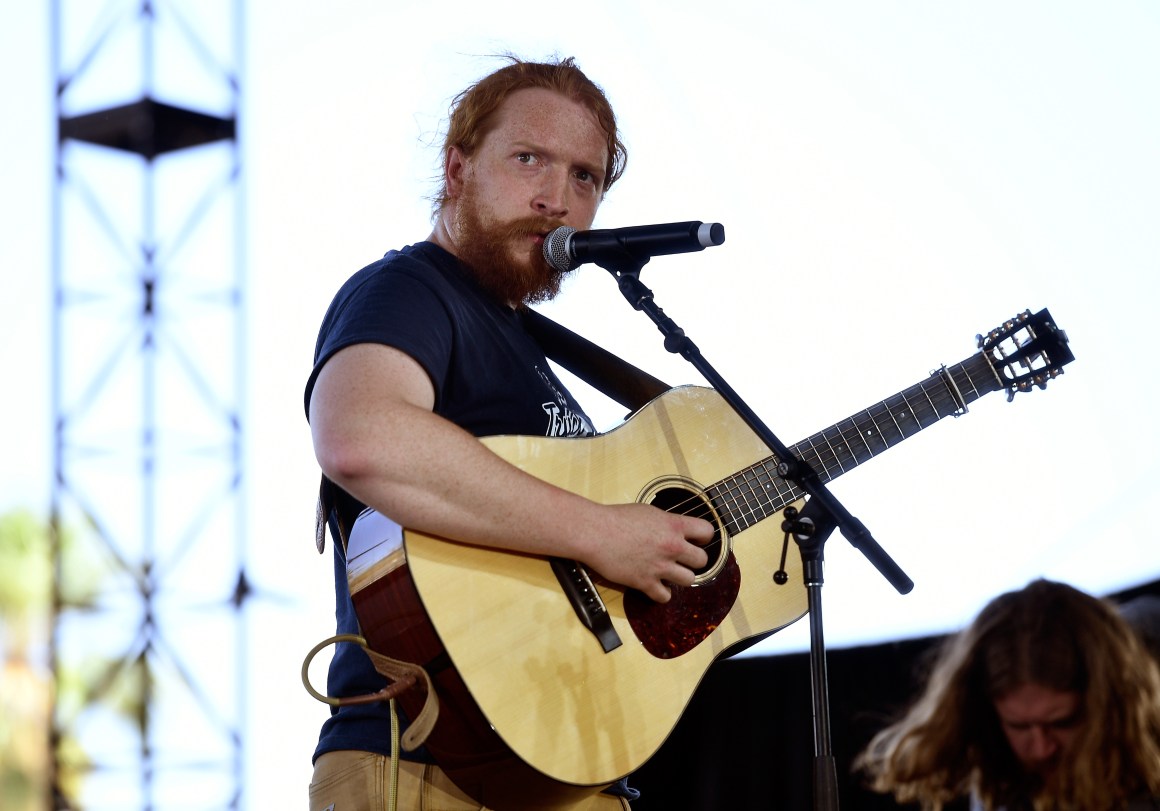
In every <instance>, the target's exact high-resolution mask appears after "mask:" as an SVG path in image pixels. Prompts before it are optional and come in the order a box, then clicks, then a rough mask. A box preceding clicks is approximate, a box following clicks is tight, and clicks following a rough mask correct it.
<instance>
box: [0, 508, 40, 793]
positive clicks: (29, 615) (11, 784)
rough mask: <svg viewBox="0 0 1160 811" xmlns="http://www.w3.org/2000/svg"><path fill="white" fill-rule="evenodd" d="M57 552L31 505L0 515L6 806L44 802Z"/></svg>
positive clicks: (0, 777)
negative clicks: (55, 560)
mask: <svg viewBox="0 0 1160 811" xmlns="http://www.w3.org/2000/svg"><path fill="white" fill-rule="evenodd" d="M51 623H52V553H51V546H50V544H49V535H48V526H47V525H46V524H45V523H44V522H43V521H38V520H37V519H36V518H35V517H34V516H33V514H32V513H31V512H27V511H20V512H14V513H9V514H7V515H2V516H0V655H2V656H3V661H2V662H0V807H3V808H5V809H10V811H34V809H40V808H43V807H44V806H43V799H44V797H45V794H46V791H47V788H46V786H47V781H48V774H49V753H50V748H49V729H50V728H51V721H50V719H51V715H50V713H51V712H52V693H51V689H52V687H51V686H52V672H51V667H50V665H49V659H48V642H49V634H50V632H51Z"/></svg>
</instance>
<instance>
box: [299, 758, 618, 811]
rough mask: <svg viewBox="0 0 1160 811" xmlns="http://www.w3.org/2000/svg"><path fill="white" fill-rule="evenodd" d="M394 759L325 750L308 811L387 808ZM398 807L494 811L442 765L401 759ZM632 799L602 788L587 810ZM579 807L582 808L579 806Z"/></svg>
mask: <svg viewBox="0 0 1160 811" xmlns="http://www.w3.org/2000/svg"><path fill="white" fill-rule="evenodd" d="M390 784H391V759H390V758H388V757H384V756H383V755H376V754H374V753H371V752H327V753H326V754H324V755H322V756H321V757H319V758H318V760H317V761H316V762H315V764H314V779H312V780H311V781H310V811H386V809H387V794H388V792H389V791H390ZM398 808H399V811H490V809H487V808H484V807H483V806H481V805H480V804H479V803H477V802H476V801H475V800H472V799H471V798H470V797H468V796H467V795H466V794H464V793H463V792H462V791H460V790H459V789H458V788H457V787H456V786H455V784H454V783H452V782H451V780H450V779H449V778H448V777H447V775H446V774H444V773H443V770H442V769H440V768H439V767H438V766H433V765H430V764H425V763H412V762H410V761H407V760H403V761H400V762H399V785H398ZM627 808H628V801H627V800H624V799H622V798H620V797H609V796H608V795H605V794H601V795H597V796H596V797H593V798H592V800H591V801H590V802H588V803H585V804H584V805H583V811H624V809H627ZM578 811H579V810H578Z"/></svg>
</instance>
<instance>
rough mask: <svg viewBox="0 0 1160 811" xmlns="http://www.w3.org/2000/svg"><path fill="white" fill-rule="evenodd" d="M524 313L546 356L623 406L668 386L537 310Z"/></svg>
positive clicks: (653, 395) (631, 405) (645, 399)
mask: <svg viewBox="0 0 1160 811" xmlns="http://www.w3.org/2000/svg"><path fill="white" fill-rule="evenodd" d="M523 312H524V325H525V327H527V330H528V333H529V334H530V335H531V336H532V337H533V338H534V339H535V340H536V342H537V343H538V344H539V345H540V347H541V348H542V349H543V350H544V354H545V355H547V356H548V357H549V358H551V359H552V360H554V361H556V363H558V364H560V365H561V366H563V367H564V368H565V369H567V370H568V371H569V372H571V373H572V374H574V375H576V376H577V377H579V378H580V379H581V380H583V381H584V382H586V383H588V384H590V385H591V386H593V387H595V388H597V389H599V390H600V391H602V392H604V393H605V394H607V395H608V396H609V397H611V398H612V399H613V400H615V401H616V402H618V403H620V404H621V405H622V406H624V407H625V408H629V409H631V410H633V411H635V410H636V409H638V408H641V407H642V406H644V405H646V404H647V403H649V402H650V401H652V400H653V399H655V398H657V397H659V396H660V395H662V394H664V393H665V392H666V391H668V390H669V389H670V388H671V386H669V385H667V384H666V383H664V382H663V381H661V380H658V379H657V378H655V377H653V376H652V375H650V374H649V373H648V372H645V371H644V370H642V369H638V368H637V367H635V366H633V365H632V364H631V363H629V362H628V361H626V360H623V359H621V358H618V357H617V356H616V355H614V354H612V353H611V352H609V351H608V350H606V349H604V348H603V347H600V346H598V345H596V344H594V343H592V342H591V341H589V340H588V339H587V338H585V337H583V336H581V335H577V334H576V333H575V332H573V331H572V330H570V329H568V328H567V327H565V326H563V325H562V324H557V323H556V322H555V321H553V320H552V319H550V318H548V317H547V316H545V315H543V314H541V313H539V312H537V311H536V310H532V309H526V310H524V311H523Z"/></svg>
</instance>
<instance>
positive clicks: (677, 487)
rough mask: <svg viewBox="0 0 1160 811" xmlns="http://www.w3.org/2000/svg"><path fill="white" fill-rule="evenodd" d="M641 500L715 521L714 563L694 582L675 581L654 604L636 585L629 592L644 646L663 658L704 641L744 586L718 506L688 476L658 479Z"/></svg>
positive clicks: (628, 605) (630, 611) (631, 616)
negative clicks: (664, 599)
mask: <svg viewBox="0 0 1160 811" xmlns="http://www.w3.org/2000/svg"><path fill="white" fill-rule="evenodd" d="M642 500H644V501H647V502H648V503H649V504H652V505H653V506H655V507H659V508H660V509H662V510H665V511H666V512H671V513H679V514H681V515H694V516H696V517H698V518H704V519H705V520H706V521H709V522H710V523H711V524H713V526H714V532H713V540H712V541H711V542H710V543H709V544H708V545H707V546H706V547H705V549H706V551H707V552H708V553H709V563H708V565H707V566H705V567H704V568H703V569H701V570H699V571H698V572H697V579H696V581H695V583H694V585H692V586H672V598H671V599H670V600H669V602H667V603H664V604H663V605H662V604H661V603H655V602H653V601H652V600H650V599H649V598H648V597H646V596H645V595H644V594H642V593H641V592H639V591H636V590H635V589H629V590H628V591H626V592H625V593H624V611H625V616H626V617H627V618H628V622H629V625H631V626H632V630H633V633H634V634H636V637H637V639H639V640H640V642H641V644H642V646H643V647H644V649H645V650H646V651H648V652H649V653H650V654H652V655H653V656H656V657H657V658H659V659H673V658H676V657H677V656H681V655H682V654H685V653H688V652H689V651H691V650H692V649H693V648H695V647H697V645H699V644H701V642H703V641H704V640H705V639H706V638H707V637H708V636H709V635H710V634H712V633H713V631H715V630H716V629H717V626H718V625H720V624H721V622H722V621H724V619H725V618H726V617H727V616H728V615H729V611H730V609H731V608H732V607H733V604H734V603H735V602H736V600H737V595H738V593H739V592H740V590H741V568H740V567H739V566H738V565H737V560H736V558H734V556H733V554H732V550H731V549H730V542H729V535H728V533H726V532H723V531H722V525H721V519H720V516H719V515H717V513H716V511H715V510H714V509H713V505H712V504H711V503H710V502H709V500H708V499H707V498H706V497H705V496H704V495H702V494H701V493H700V492H698V491H696V490H695V489H692V487H691V486H690V485H689V483H687V482H685V481H684V480H674V479H668V480H665V481H662V482H654V484H653V486H652V487H651V488H650V489H649V490H648V492H647V493H645V494H644V497H643V498H642Z"/></svg>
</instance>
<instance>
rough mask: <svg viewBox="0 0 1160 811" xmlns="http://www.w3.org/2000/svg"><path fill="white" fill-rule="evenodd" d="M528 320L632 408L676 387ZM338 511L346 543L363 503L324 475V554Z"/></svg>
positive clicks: (320, 517)
mask: <svg viewBox="0 0 1160 811" xmlns="http://www.w3.org/2000/svg"><path fill="white" fill-rule="evenodd" d="M523 320H524V327H525V329H527V331H528V334H529V335H531V336H532V338H533V339H534V340H535V341H536V343H537V344H539V345H540V348H541V349H543V350H544V354H545V355H547V356H548V357H549V358H551V359H552V360H554V361H555V362H556V363H558V364H560V366H562V367H563V368H565V369H567V370H568V371H569V372H571V373H572V374H574V375H576V376H577V377H578V378H580V379H581V380H583V381H584V382H586V383H588V384H589V385H591V386H593V387H594V388H596V389H597V390H599V391H601V392H603V393H604V394H606V395H608V397H610V398H611V399H613V400H614V401H616V402H618V403H620V404H621V405H622V406H624V407H625V408H627V409H629V410H630V411H636V410H637V409H639V408H641V407H643V406H644V405H646V404H647V403H649V402H650V401H652V400H653V399H655V398H657V397H659V396H660V395H661V394H663V393H664V392H666V391H668V390H669V388H671V387H670V386H669V385H667V384H666V383H664V382H663V381H661V380H658V379H657V378H655V377H653V376H652V375H650V374H649V373H648V372H645V371H644V370H642V369H638V368H637V367H636V366H633V365H632V364H631V363H629V362H628V361H626V360H623V359H621V358H618V357H617V356H616V355H614V354H612V353H611V352H609V351H608V350H606V349H604V348H603V347H601V346H598V345H597V344H594V343H592V341H589V340H588V339H587V338H585V337H583V336H581V335H577V334H576V333H575V332H573V331H572V330H570V329H568V328H567V327H565V326H563V325H562V324H558V323H556V322H555V321H553V320H552V319H550V318H548V317H547V316H545V315H542V314H541V313H539V312H537V311H536V310H532V309H530V308H529V309H525V310H523ZM332 510H333V511H334V514H335V517H336V519H337V525H338V540H340V541H341V543H342V544H343V546H344V547H345V546H346V539H347V537H349V534H350V528H351V526H352V525H353V523H354V519H355V518H357V517H358V510H359V505H358V503H357V502H356V501H354V499H352V498H351V497H350V496H348V495H347V494H346V492H345V491H343V490H342V488H340V487H336V486H335V485H334V483H333V482H331V481H330V480H329V479H327V478H326V477H325V476H323V477H322V483H321V485H320V486H319V491H318V507H317V514H316V516H315V530H314V545H315V547H316V548H317V549H318V552H319V554H321V553H322V551H323V550H324V548H325V544H326V521H327V517H328V516H329V515H330V514H331V511H332Z"/></svg>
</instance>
